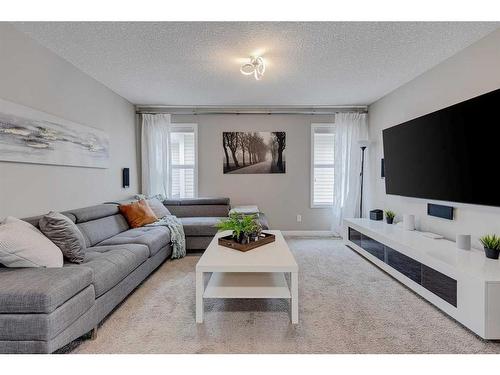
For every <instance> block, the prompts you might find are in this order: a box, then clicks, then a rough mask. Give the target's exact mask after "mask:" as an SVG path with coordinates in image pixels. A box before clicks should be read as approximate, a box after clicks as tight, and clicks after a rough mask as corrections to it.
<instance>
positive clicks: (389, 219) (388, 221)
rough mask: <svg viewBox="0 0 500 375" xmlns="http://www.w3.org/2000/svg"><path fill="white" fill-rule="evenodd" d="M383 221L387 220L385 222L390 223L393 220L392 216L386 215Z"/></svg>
mask: <svg viewBox="0 0 500 375" xmlns="http://www.w3.org/2000/svg"><path fill="white" fill-rule="evenodd" d="M385 221H387V224H392V223H393V222H394V218H393V217H386V218H385Z"/></svg>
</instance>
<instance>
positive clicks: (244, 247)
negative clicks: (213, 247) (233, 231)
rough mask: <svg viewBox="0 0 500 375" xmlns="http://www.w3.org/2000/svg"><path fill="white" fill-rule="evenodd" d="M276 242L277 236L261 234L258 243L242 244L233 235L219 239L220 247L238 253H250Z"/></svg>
mask: <svg viewBox="0 0 500 375" xmlns="http://www.w3.org/2000/svg"><path fill="white" fill-rule="evenodd" d="M275 240H276V236H275V235H274V234H271V233H261V235H260V237H259V239H258V240H257V241H251V242H249V243H246V244H241V243H238V242H236V241H235V240H234V239H233V237H232V235H229V236H225V237H220V238H219V245H221V246H225V247H229V248H231V249H234V250H238V251H248V250H252V249H255V248H256V247H259V246H262V245H266V244H268V243H271V242H274V241H275Z"/></svg>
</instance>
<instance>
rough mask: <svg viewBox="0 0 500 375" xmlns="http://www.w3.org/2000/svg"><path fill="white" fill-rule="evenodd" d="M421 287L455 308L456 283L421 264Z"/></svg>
mask: <svg viewBox="0 0 500 375" xmlns="http://www.w3.org/2000/svg"><path fill="white" fill-rule="evenodd" d="M421 284H422V286H423V287H424V288H425V289H427V290H429V291H430V292H432V293H434V294H435V295H436V296H438V297H440V298H442V299H444V300H445V301H446V302H448V303H450V304H451V305H453V306H455V307H457V281H456V280H454V279H452V278H451V277H448V276H446V275H444V274H442V273H441V272H438V271H436V270H434V269H432V268H430V267H427V266H426V265H425V264H422V282H421Z"/></svg>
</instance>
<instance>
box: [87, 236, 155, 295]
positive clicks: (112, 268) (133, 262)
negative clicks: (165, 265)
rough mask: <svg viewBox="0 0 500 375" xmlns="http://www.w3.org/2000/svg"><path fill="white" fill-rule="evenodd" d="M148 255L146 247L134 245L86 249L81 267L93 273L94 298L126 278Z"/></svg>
mask: <svg viewBox="0 0 500 375" xmlns="http://www.w3.org/2000/svg"><path fill="white" fill-rule="evenodd" d="M148 255H149V250H148V248H147V246H144V245H136V244H128V245H116V246H95V247H91V248H88V249H87V252H86V254H85V260H84V261H83V263H82V265H83V266H84V267H88V268H90V269H91V270H92V271H93V274H94V281H93V284H94V289H95V296H96V298H98V297H100V296H101V295H103V294H104V293H106V292H107V291H108V290H110V289H111V288H113V287H114V286H115V285H116V284H118V283H119V282H120V281H122V280H123V279H124V278H125V277H127V276H128V275H129V274H130V273H131V272H132V271H133V270H135V269H136V268H137V267H139V266H140V265H141V264H142V263H143V262H144V261H146V259H148Z"/></svg>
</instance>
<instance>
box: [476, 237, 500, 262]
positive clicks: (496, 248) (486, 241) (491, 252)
mask: <svg viewBox="0 0 500 375" xmlns="http://www.w3.org/2000/svg"><path fill="white" fill-rule="evenodd" d="M479 241H481V243H482V244H483V246H484V253H485V254H486V258H490V259H498V257H499V255H500V237H497V236H496V235H494V234H493V235H490V234H488V235H486V236H483V237H481V238H480V239H479Z"/></svg>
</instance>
